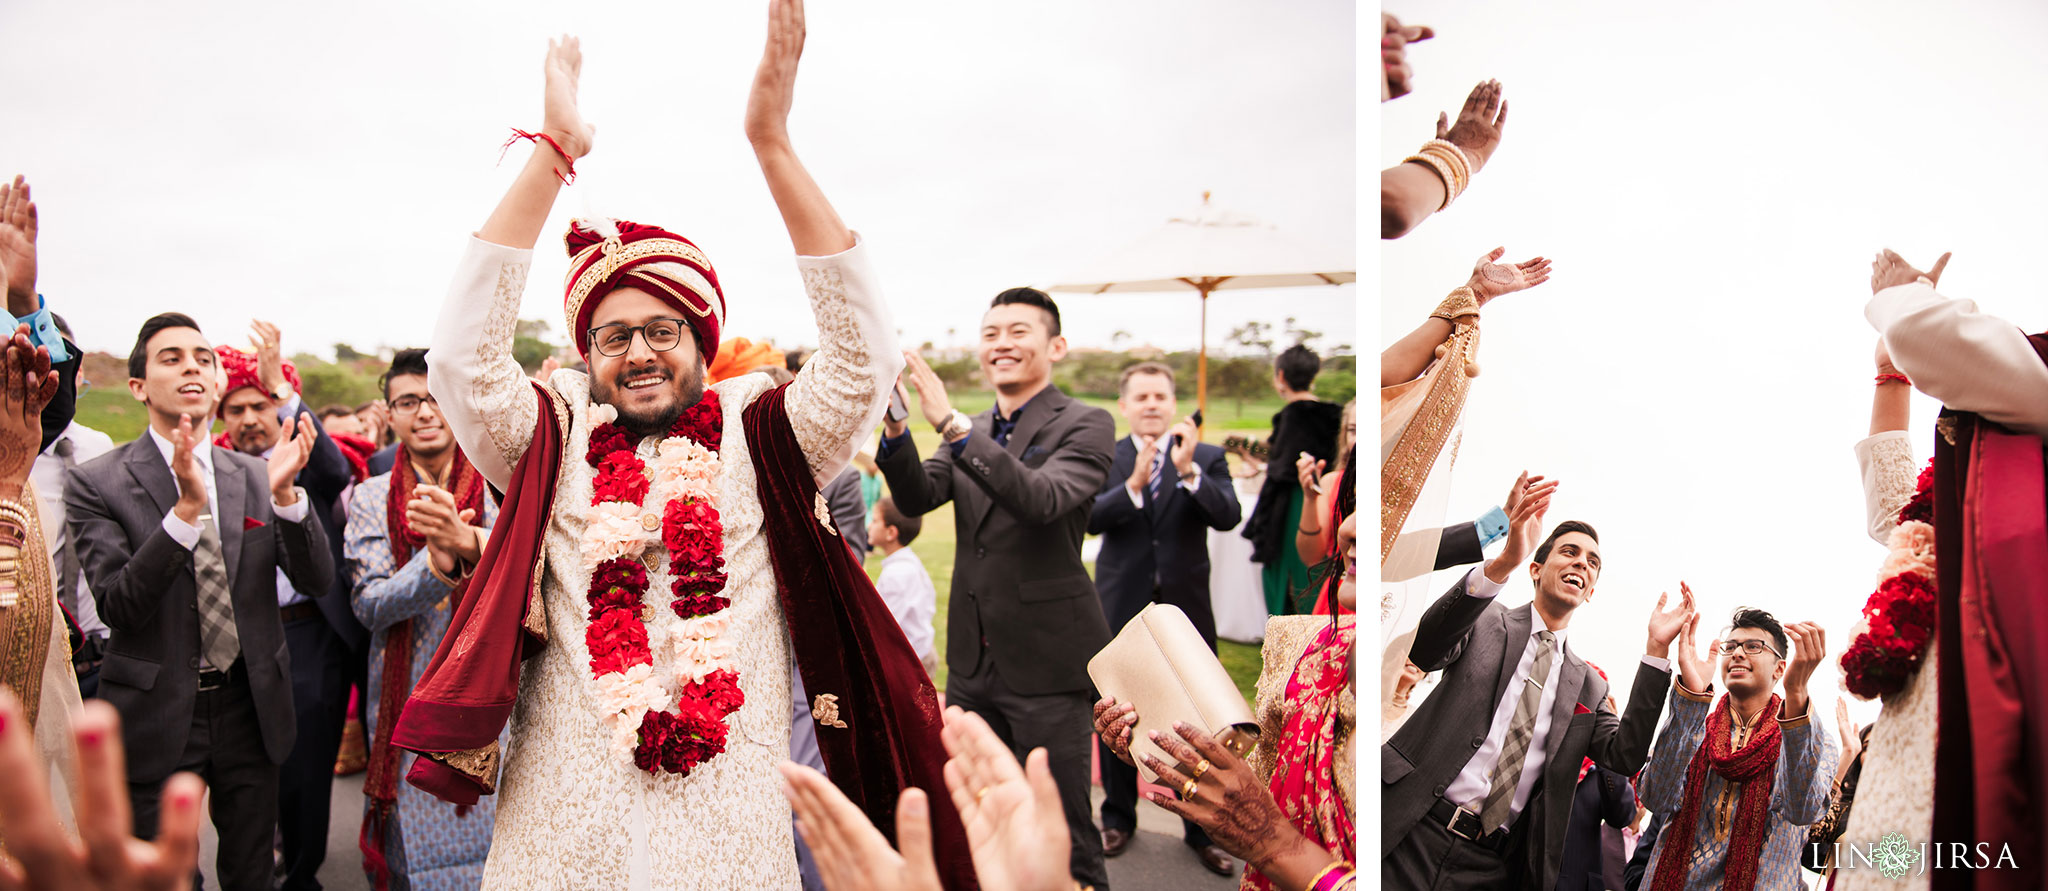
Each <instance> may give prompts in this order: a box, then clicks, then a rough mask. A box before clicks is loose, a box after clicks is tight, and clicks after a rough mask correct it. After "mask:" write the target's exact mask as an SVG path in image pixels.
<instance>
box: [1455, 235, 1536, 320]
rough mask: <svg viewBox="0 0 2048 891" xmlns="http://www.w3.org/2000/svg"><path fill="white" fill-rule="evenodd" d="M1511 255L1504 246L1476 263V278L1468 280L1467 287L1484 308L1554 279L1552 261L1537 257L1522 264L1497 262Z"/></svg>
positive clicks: (1473, 271) (1488, 253) (1473, 276)
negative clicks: (1495, 300) (1503, 298)
mask: <svg viewBox="0 0 2048 891" xmlns="http://www.w3.org/2000/svg"><path fill="white" fill-rule="evenodd" d="M1507 252H1508V249H1507V248H1504V247H1497V248H1494V249H1493V250H1491V251H1488V252H1487V254H1486V256H1484V257H1480V258H1479V261H1478V262H1476V263H1473V264H1472V277H1471V278H1470V279H1467V280H1466V282H1465V287H1468V288H1471V289H1472V294H1473V296H1475V297H1477V298H1478V299H1479V305H1480V306H1481V307H1484V306H1486V304H1488V303H1491V302H1493V299H1494V298H1496V297H1500V296H1503V295H1506V294H1513V293H1514V292H1516V291H1526V290H1528V289H1530V288H1533V287H1536V286H1537V285H1540V284H1543V283H1544V282H1547V281H1549V280H1550V261H1549V260H1548V259H1546V258H1543V257H1537V258H1534V259H1531V260H1524V261H1522V262H1520V263H1500V262H1496V261H1498V260H1499V259H1500V258H1501V257H1502V256H1503V255H1505V254H1506V253H1507Z"/></svg>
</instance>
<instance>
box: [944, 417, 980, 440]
mask: <svg viewBox="0 0 2048 891" xmlns="http://www.w3.org/2000/svg"><path fill="white" fill-rule="evenodd" d="M937 427H938V431H939V438H941V439H944V440H945V441H947V442H954V441H956V440H959V439H960V438H962V437H964V436H966V435H967V434H969V433H973V432H974V426H973V425H971V424H969V423H967V419H966V418H963V417H961V416H960V413H959V412H957V411H956V412H953V413H952V414H949V415H947V416H946V420H945V421H944V422H942V423H940V424H938V425H937Z"/></svg>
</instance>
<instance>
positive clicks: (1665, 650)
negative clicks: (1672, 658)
mask: <svg viewBox="0 0 2048 891" xmlns="http://www.w3.org/2000/svg"><path fill="white" fill-rule="evenodd" d="M1678 591H1679V598H1680V599H1679V601H1678V605H1677V606H1675V607H1673V608H1671V609H1669V610H1666V609H1665V608H1664V604H1666V603H1668V602H1670V600H1671V595H1670V594H1668V593H1666V594H1659V595H1657V606H1656V608H1655V609H1652V610H1651V611H1650V638H1649V644H1648V645H1647V646H1645V647H1644V649H1643V652H1644V653H1646V654H1648V655H1651V656H1656V657H1657V658H1659V659H1664V658H1669V655H1670V653H1671V642H1672V641H1674V640H1677V639H1678V632H1679V631H1680V630H1681V629H1683V628H1684V627H1685V623H1686V621H1687V620H1688V619H1691V618H1693V617H1694V615H1696V612H1697V611H1696V610H1695V609H1694V602H1693V597H1692V588H1691V587H1688V586H1687V585H1686V584H1685V583H1684V582H1679V583H1678ZM1693 689H1696V690H1697V689H1699V688H1697V687H1695V688H1693Z"/></svg>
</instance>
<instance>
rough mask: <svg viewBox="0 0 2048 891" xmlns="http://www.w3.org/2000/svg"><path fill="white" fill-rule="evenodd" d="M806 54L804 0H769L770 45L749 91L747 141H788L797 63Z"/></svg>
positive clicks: (758, 144) (756, 70)
mask: <svg viewBox="0 0 2048 891" xmlns="http://www.w3.org/2000/svg"><path fill="white" fill-rule="evenodd" d="M803 54H804V4H803V0H769V4H768V45H767V46H766V47H763V48H762V50H761V64H760V67H758V68H756V69H754V88H753V90H752V91H751V92H749V93H748V94H747V119H746V133H747V141H748V142H750V143H753V144H754V145H755V146H757V147H758V146H762V145H768V144H778V143H786V142H788V141H789V110H790V107H791V106H793V105H795V104H796V63H797V60H798V59H799V58H801V57H802V56H803Z"/></svg>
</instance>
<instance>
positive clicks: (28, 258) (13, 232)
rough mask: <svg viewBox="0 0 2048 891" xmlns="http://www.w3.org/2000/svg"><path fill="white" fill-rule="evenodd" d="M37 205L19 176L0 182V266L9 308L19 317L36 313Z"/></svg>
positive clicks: (0, 277) (0, 279)
mask: <svg viewBox="0 0 2048 891" xmlns="http://www.w3.org/2000/svg"><path fill="white" fill-rule="evenodd" d="M37 228H38V226H37V222H36V203H35V202H34V201H32V200H30V198H29V188H28V181H27V180H24V179H22V178H21V176H20V175H18V174H17V175H16V176H15V177H14V182H12V183H0V267H5V268H6V270H7V271H6V274H5V275H0V281H4V282H5V283H6V285H7V306H8V307H9V309H10V310H12V311H13V313H14V314H15V315H17V316H25V315H28V314H29V313H32V312H35V310H36V231H37Z"/></svg>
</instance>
